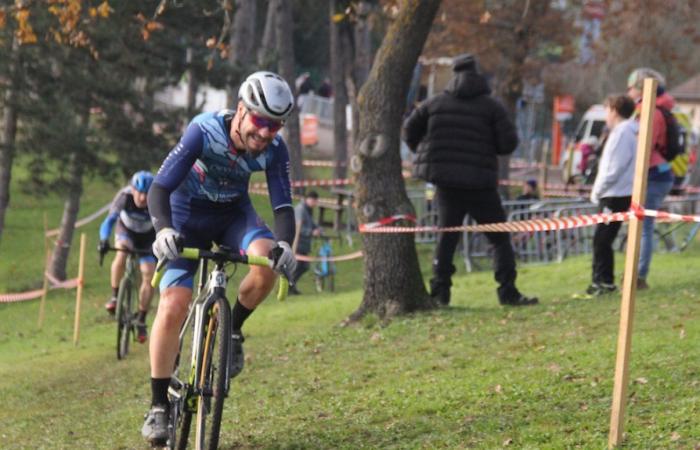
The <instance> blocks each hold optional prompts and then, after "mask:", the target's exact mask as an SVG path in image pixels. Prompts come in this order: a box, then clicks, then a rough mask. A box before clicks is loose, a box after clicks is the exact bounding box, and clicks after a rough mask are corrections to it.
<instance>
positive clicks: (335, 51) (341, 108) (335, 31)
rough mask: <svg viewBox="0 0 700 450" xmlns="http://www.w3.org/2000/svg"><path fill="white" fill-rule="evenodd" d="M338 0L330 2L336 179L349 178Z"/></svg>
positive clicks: (343, 69) (345, 93) (346, 98)
mask: <svg viewBox="0 0 700 450" xmlns="http://www.w3.org/2000/svg"><path fill="white" fill-rule="evenodd" d="M336 3H337V2H336V0H330V2H329V5H330V20H331V26H330V35H331V36H330V38H331V86H332V88H333V159H334V161H335V170H334V175H335V177H336V178H345V177H346V176H347V159H348V134H347V120H346V117H345V108H346V107H347V104H348V92H347V89H346V87H345V64H344V62H345V59H346V56H345V51H344V49H343V40H342V36H341V24H339V23H337V22H336V21H335V20H333V16H334V15H335V14H336V6H337V5H336Z"/></svg>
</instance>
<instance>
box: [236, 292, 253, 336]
mask: <svg viewBox="0 0 700 450" xmlns="http://www.w3.org/2000/svg"><path fill="white" fill-rule="evenodd" d="M253 311H254V309H248V308H246V307H245V306H243V305H242V304H241V301H240V300H238V299H236V304H235V305H233V311H231V329H232V330H233V331H234V332H235V331H240V330H241V328H242V327H243V322H245V321H246V319H247V318H248V316H250V315H251V314H252V313H253Z"/></svg>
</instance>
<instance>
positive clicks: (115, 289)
mask: <svg viewBox="0 0 700 450" xmlns="http://www.w3.org/2000/svg"><path fill="white" fill-rule="evenodd" d="M117 295H119V287H118V286H117V287H113V288H112V297H116V296H117Z"/></svg>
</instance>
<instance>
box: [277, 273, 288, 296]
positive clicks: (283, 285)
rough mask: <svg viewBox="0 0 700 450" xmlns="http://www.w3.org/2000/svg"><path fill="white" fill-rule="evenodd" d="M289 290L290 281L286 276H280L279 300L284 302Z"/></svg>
mask: <svg viewBox="0 0 700 450" xmlns="http://www.w3.org/2000/svg"><path fill="white" fill-rule="evenodd" d="M288 292H289V281H287V280H286V279H285V278H284V277H280V287H279V289H278V290H277V300H279V301H281V302H283V301H285V300H286V299H287V293H288Z"/></svg>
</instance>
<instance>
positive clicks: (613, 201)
mask: <svg viewBox="0 0 700 450" xmlns="http://www.w3.org/2000/svg"><path fill="white" fill-rule="evenodd" d="M631 202H632V197H605V198H601V199H600V203H599V204H598V212H603V213H610V212H624V211H627V210H629V208H630V203H631ZM621 226H622V222H610V223H608V224H604V223H599V224H598V225H596V228H595V234H594V235H593V283H606V284H615V253H614V251H613V248H612V245H613V242H614V241H615V238H616V237H617V233H618V232H619V231H620V227H621Z"/></svg>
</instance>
